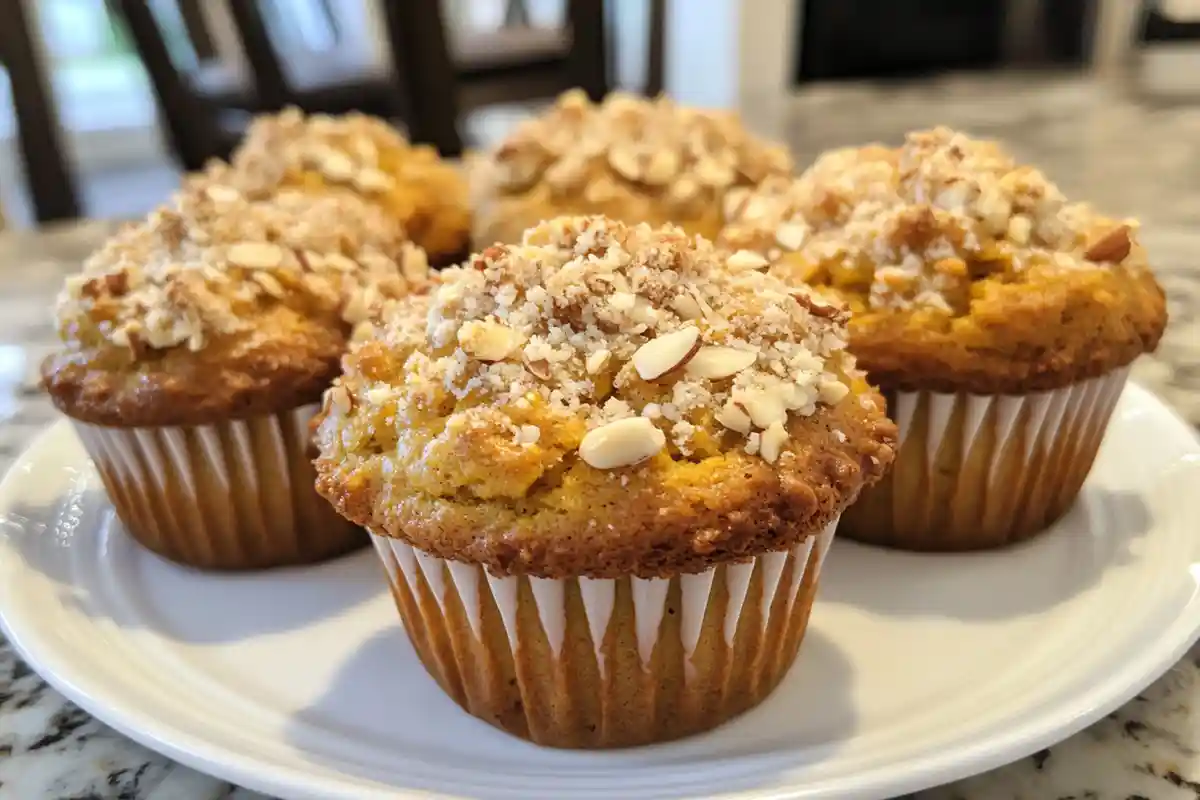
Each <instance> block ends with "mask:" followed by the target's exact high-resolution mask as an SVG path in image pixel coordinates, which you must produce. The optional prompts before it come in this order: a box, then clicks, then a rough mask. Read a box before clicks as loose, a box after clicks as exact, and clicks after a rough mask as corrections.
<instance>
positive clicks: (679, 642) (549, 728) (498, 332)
mask: <svg viewBox="0 0 1200 800" xmlns="http://www.w3.org/2000/svg"><path fill="white" fill-rule="evenodd" d="M845 332H846V328H845V316H844V313H843V311H842V309H840V308H838V307H837V306H834V305H829V304H824V303H820V302H818V301H817V300H815V299H813V298H812V297H810V296H809V293H808V292H807V291H806V290H803V289H797V290H789V289H788V288H787V287H786V286H784V285H783V284H782V283H781V282H780V281H778V280H777V279H775V278H773V277H771V276H769V275H766V274H764V273H763V272H759V271H756V270H755V269H753V264H752V263H750V264H748V263H746V260H745V259H743V258H739V257H733V258H725V257H724V256H722V255H720V254H718V252H717V251H715V250H714V248H713V247H712V245H711V244H709V243H708V242H707V241H705V240H702V239H698V238H696V237H689V236H688V235H687V234H685V233H684V232H683V231H682V230H681V229H679V228H676V227H671V226H669V227H665V228H661V229H653V228H651V227H650V226H649V225H646V224H642V225H638V226H627V225H625V224H623V223H619V222H615V221H611V220H607V219H604V218H601V217H591V218H560V219H555V220H552V221H549V222H546V223H543V224H542V225H539V226H538V227H536V228H534V229H532V230H531V231H529V232H528V234H527V235H526V236H525V238H524V242H523V243H522V244H520V245H497V246H492V247H489V248H487V249H486V250H484V251H483V252H482V253H480V254H478V255H476V256H473V257H472V258H470V259H469V260H468V261H467V262H466V263H464V265H462V266H460V267H454V268H451V269H449V270H446V271H444V272H442V273H441V280H440V286H439V287H438V289H437V290H436V292H434V293H432V294H431V295H429V296H426V297H417V298H410V299H408V300H406V301H402V302H401V303H400V304H398V305H397V306H396V307H395V309H394V311H393V313H392V314H391V316H390V317H388V318H387V319H386V320H385V321H383V322H382V324H379V325H377V326H374V327H373V328H371V329H369V330H368V331H367V332H366V335H365V336H364V337H363V338H362V339H361V340H360V341H358V342H356V343H355V344H354V345H353V346H352V348H351V350H350V352H349V353H348V355H347V356H346V358H345V361H344V370H345V372H344V376H343V377H342V378H341V379H339V380H338V381H337V382H336V383H335V385H334V387H333V388H332V389H330V390H329V392H327V393H326V396H325V406H324V412H323V414H324V416H323V418H322V420H321V422H320V423H319V428H318V433H317V437H316V438H317V444H318V448H319V450H320V456H319V458H318V459H317V461H316V464H317V472H318V475H319V477H318V480H317V488H318V491H319V492H320V493H321V494H322V495H324V496H325V497H326V498H327V499H328V500H329V501H330V502H331V503H332V504H333V505H334V506H335V507H336V508H337V510H338V511H339V512H340V513H341V514H343V515H344V516H345V517H347V518H348V519H350V520H351V521H354V522H356V523H359V524H361V525H364V526H366V527H367V528H368V529H369V530H370V532H371V533H372V534H373V538H374V542H375V545H376V547H377V549H378V551H379V553H380V555H381V556H382V558H383V561H384V563H385V565H386V567H387V572H388V576H389V579H390V583H391V586H392V590H393V593H394V594H395V599H396V603H397V605H398V607H399V611H400V615H401V617H402V618H403V620H404V624H405V627H406V628H407V630H408V633H409V635H410V638H411V639H412V642H413V645H414V646H415V648H416V651H417V653H418V654H419V656H420V658H421V660H422V662H423V663H424V664H425V667H426V668H427V669H428V671H429V672H430V674H431V675H432V676H433V677H434V678H435V679H436V680H437V682H438V683H439V684H440V685H441V686H442V688H443V689H444V690H445V691H446V692H447V693H448V694H449V695H450V696H451V697H452V698H454V700H455V701H456V702H458V703H459V704H460V705H461V706H462V707H463V708H465V709H466V710H468V711H469V712H470V713H472V714H475V715H476V716H478V717H480V718H481V719H484V720H486V721H488V722H490V723H492V724H493V725H496V726H498V727H500V728H502V729H504V730H507V731H509V732H511V733H514V734H516V735H518V736H521V737H525V738H528V739H531V740H533V741H534V742H537V743H540V744H545V745H551V746H556V747H588V748H591V747H616V746H625V745H634V744H644V743H648V742H655V741H663V740H667V739H672V738H675V737H679V736H683V735H686V734H690V733H694V732H697V731H701V730H705V729H708V728H711V727H713V726H715V725H717V724H719V723H721V722H723V721H724V720H726V719H729V718H730V717H732V716H734V715H736V714H738V713H740V712H742V711H744V710H746V709H748V708H750V707H751V706H754V705H755V704H757V703H759V702H760V701H761V700H762V699H763V698H764V697H765V696H766V695H767V694H768V693H770V691H771V690H772V689H773V688H774V687H775V686H776V685H777V684H778V682H779V680H780V679H781V678H782V677H783V675H784V674H785V672H786V671H787V669H788V667H789V666H790V665H791V663H792V661H793V659H794V657H795V654H796V650H797V647H798V646H799V644H800V640H801V638H802V636H803V634H804V629H805V625H806V623H807V619H808V614H809V610H810V608H811V605H812V599H813V592H814V591H815V589H816V582H817V576H818V572H819V570H820V565H821V560H822V559H823V558H824V556H825V555H826V553H827V551H828V549H829V545H830V541H831V537H832V535H833V531H834V526H835V525H836V523H837V520H838V515H839V514H840V513H841V511H842V509H843V508H844V507H845V506H846V505H847V504H848V503H850V502H851V501H852V500H853V499H854V498H855V496H856V495H857V494H858V492H859V490H860V489H861V488H862V487H863V486H864V485H866V484H868V483H872V482H874V481H875V480H877V479H878V478H879V476H880V475H882V474H883V472H884V470H885V469H886V468H887V466H888V464H889V463H890V462H891V460H892V444H893V439H894V435H895V426H894V425H893V424H892V423H891V422H890V421H889V420H888V419H887V418H886V417H885V416H884V414H883V412H882V402H881V400H880V398H878V396H877V395H876V394H874V392H873V390H872V389H871V388H870V387H869V386H868V385H867V383H866V382H865V380H864V378H863V376H862V374H861V373H860V372H859V371H858V370H856V369H855V367H854V363H853V358H852V357H850V356H848V355H847V354H846V353H845V351H844V346H845Z"/></svg>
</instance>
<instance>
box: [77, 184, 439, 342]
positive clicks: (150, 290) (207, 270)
mask: <svg viewBox="0 0 1200 800" xmlns="http://www.w3.org/2000/svg"><path fill="white" fill-rule="evenodd" d="M427 282H428V275H427V263H426V260H425V254H424V253H423V252H422V251H421V250H420V249H419V248H417V247H415V246H414V245H412V244H411V243H410V242H408V241H407V240H406V238H405V235H404V232H403V229H402V228H401V227H400V226H399V225H398V224H397V223H395V222H394V221H393V220H392V219H391V218H390V217H389V216H388V215H387V214H386V212H384V211H383V210H382V209H379V208H377V207H375V206H372V205H370V204H368V203H366V202H365V201H363V200H361V199H359V198H358V197H356V196H355V195H353V194H349V193H337V194H327V195H311V194H305V193H301V192H296V191H283V192H280V193H278V194H276V195H275V196H274V197H273V198H272V199H270V200H269V201H255V200H249V199H247V198H245V197H244V196H243V195H242V194H241V193H240V192H238V191H237V190H235V189H233V188H231V187H228V186H223V185H219V184H211V185H209V186H207V187H205V188H203V189H201V190H198V191H185V192H183V193H181V194H179V195H177V196H176V198H175V199H174V202H173V203H172V204H170V205H168V206H165V207H163V208H160V209H158V210H156V211H155V212H153V213H152V214H151V215H150V216H149V218H148V219H146V220H145V221H143V222H140V223H137V224H134V225H131V226H128V227H126V228H125V229H124V230H122V231H121V232H119V233H118V234H117V235H115V236H114V237H113V238H112V239H110V240H109V241H108V242H107V243H106V244H105V245H104V246H103V247H102V248H101V249H100V250H99V251H97V252H96V253H95V254H93V255H92V256H91V257H90V258H89V259H88V260H87V261H86V262H85V263H84V267H83V270H82V272H81V273H80V274H78V275H75V276H73V277H71V278H69V279H68V281H67V283H66V286H65V288H64V289H63V291H62V293H61V294H60V296H59V299H58V306H57V318H58V322H59V326H60V329H61V330H62V332H63V335H64V337H65V338H68V339H77V340H81V341H84V343H85V344H100V343H105V342H106V343H108V344H111V345H116V346H117V347H120V348H128V349H129V350H130V351H131V352H132V354H133V356H134V357H135V358H136V357H138V356H139V355H140V354H142V353H143V352H145V350H146V349H147V348H152V349H166V348H172V347H177V346H186V347H187V348H189V349H190V350H193V351H196V350H200V349H201V348H203V347H204V346H205V344H206V342H207V341H208V340H209V338H210V337H211V336H212V335H223V334H237V333H241V332H244V331H250V330H253V328H254V325H255V318H256V316H257V315H259V314H260V313H261V312H262V311H263V310H264V309H267V308H270V307H273V306H278V305H283V306H288V307H291V308H293V309H296V310H298V311H301V312H302V313H304V314H306V315H311V316H317V317H320V316H328V317H329V318H330V320H331V324H336V323H337V321H338V320H341V321H342V322H344V323H346V324H349V325H353V324H356V323H359V322H362V321H363V320H365V319H367V318H368V317H369V316H370V315H371V314H372V313H375V312H377V311H379V310H380V308H381V307H382V306H383V305H384V304H385V302H386V301H388V300H389V299H392V298H398V297H401V296H403V295H405V294H408V293H409V292H411V291H414V290H417V289H420V288H421V287H423V286H425V285H426V283H427Z"/></svg>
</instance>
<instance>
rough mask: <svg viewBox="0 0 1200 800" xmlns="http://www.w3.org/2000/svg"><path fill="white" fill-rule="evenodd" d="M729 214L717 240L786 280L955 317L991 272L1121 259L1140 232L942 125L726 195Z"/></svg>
mask: <svg viewBox="0 0 1200 800" xmlns="http://www.w3.org/2000/svg"><path fill="white" fill-rule="evenodd" d="M724 210H725V215H726V219H727V223H728V224H727V226H726V228H725V230H724V231H723V233H722V237H721V242H722V243H723V244H726V245H728V246H731V247H744V248H748V249H752V250H754V251H756V252H758V253H761V254H764V255H766V256H767V257H769V258H771V259H772V260H773V261H776V262H778V265H779V266H778V271H779V273H780V274H781V276H782V277H785V278H787V279H790V280H799V281H803V282H806V283H812V284H815V285H821V286H830V287H833V288H834V289H836V290H839V292H841V293H842V294H844V295H846V296H847V297H848V298H850V299H851V304H852V307H854V308H855V310H865V309H884V310H886V309H908V308H914V307H919V308H925V309H933V310H940V311H944V312H947V313H950V314H952V315H960V314H965V313H967V309H968V307H969V304H970V300H971V298H972V288H971V287H972V284H973V282H976V281H978V280H981V279H984V278H988V277H991V276H998V277H1003V276H1006V275H1019V274H1020V273H1022V272H1023V271H1025V270H1026V269H1028V268H1030V267H1031V266H1034V265H1038V266H1047V267H1050V268H1052V269H1094V268H1106V267H1109V266H1111V265H1112V264H1114V263H1119V262H1120V261H1121V260H1122V259H1124V258H1125V257H1126V256H1128V255H1129V252H1130V248H1131V241H1130V237H1131V234H1132V232H1133V231H1134V230H1135V229H1136V223H1134V222H1132V221H1126V222H1124V223H1117V222H1113V221H1110V220H1107V219H1105V218H1103V217H1100V216H1099V215H1097V214H1095V213H1094V212H1093V211H1092V210H1091V209H1090V208H1089V207H1088V206H1086V205H1084V204H1080V203H1068V202H1067V200H1066V198H1065V197H1064V196H1063V194H1062V192H1061V191H1059V189H1058V187H1057V186H1056V185H1055V184H1054V183H1052V182H1051V181H1049V180H1048V179H1047V178H1046V177H1045V176H1044V175H1043V174H1042V173H1041V172H1039V171H1038V170H1036V169H1034V168H1033V167H1029V166H1021V165H1018V164H1017V163H1016V162H1015V161H1014V160H1013V158H1012V157H1011V156H1010V155H1009V154H1008V153H1006V152H1005V151H1004V150H1003V149H1001V147H1000V146H999V145H998V144H997V143H995V142H991V141H983V140H977V139H972V138H970V137H968V136H967V135H965V134H963V133H959V132H956V131H952V130H949V129H947V128H936V129H933V130H928V131H920V132H915V133H911V134H909V135H908V136H907V137H906V140H905V143H904V145H903V146H901V147H899V148H896V149H891V148H886V147H883V146H880V145H870V146H866V147H861V148H847V149H841V150H834V151H831V152H828V153H826V154H824V155H823V156H821V157H820V158H819V159H818V160H817V161H816V163H815V164H813V166H812V167H811V168H809V169H808V170H807V171H806V172H805V173H804V174H803V175H801V176H800V177H799V178H797V179H795V180H787V179H772V180H769V181H767V182H766V183H764V184H763V185H762V186H761V187H759V189H758V190H757V191H751V190H748V189H744V190H736V191H734V192H731V193H730V194H729V195H728V196H727V197H726V203H725V209H724Z"/></svg>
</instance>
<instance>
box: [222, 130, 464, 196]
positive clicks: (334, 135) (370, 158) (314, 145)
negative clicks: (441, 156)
mask: <svg viewBox="0 0 1200 800" xmlns="http://www.w3.org/2000/svg"><path fill="white" fill-rule="evenodd" d="M431 167H436V168H439V169H444V168H445V167H444V165H442V164H441V163H440V162H439V161H438V157H437V153H436V152H435V151H434V150H433V148H431V147H428V146H424V145H412V144H410V143H409V142H408V140H407V139H405V138H404V137H403V136H402V135H401V134H400V132H399V131H397V130H396V129H395V128H393V127H392V126H391V125H389V124H388V123H387V122H385V121H384V120H381V119H377V118H375V117H370V116H367V115H365V114H359V113H350V114H345V115H340V116H336V117H335V116H330V115H328V114H311V115H305V114H304V113H303V112H302V111H300V110H299V109H297V108H288V109H285V110H284V111H281V112H280V113H278V114H267V115H262V116H259V117H256V118H255V119H254V121H253V122H252V123H251V125H250V128H249V130H248V131H247V132H246V136H245V138H244V139H243V141H242V144H241V145H240V146H239V147H238V149H237V151H236V152H235V153H234V154H233V158H232V159H231V161H230V163H229V164H228V165H226V164H222V163H219V162H214V163H213V164H211V165H210V166H209V168H208V177H209V178H210V179H211V178H216V179H217V180H219V181H221V182H225V183H232V182H234V180H236V183H235V185H236V186H237V187H238V188H239V189H241V190H242V191H244V192H248V193H251V194H254V193H257V192H270V191H273V190H274V189H275V188H276V187H277V186H279V185H281V184H283V183H286V182H287V178H288V175H289V173H303V172H311V173H313V174H315V175H319V176H320V177H321V178H322V179H323V180H324V181H325V182H327V183H328V184H331V185H334V186H343V187H345V188H349V189H353V190H354V191H357V192H359V193H360V194H363V195H366V196H382V195H386V194H389V193H391V192H392V191H393V190H395V189H396V188H397V186H398V185H399V182H401V181H403V180H405V179H406V178H407V177H412V176H413V175H415V174H419V173H421V172H422V171H423V170H428V169H429V168H431ZM231 176H232V178H233V179H234V180H231ZM201 179H203V176H201Z"/></svg>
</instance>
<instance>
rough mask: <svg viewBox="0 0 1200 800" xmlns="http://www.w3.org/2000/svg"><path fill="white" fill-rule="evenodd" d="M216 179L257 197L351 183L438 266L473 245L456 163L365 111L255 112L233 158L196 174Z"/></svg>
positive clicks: (197, 178)
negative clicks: (399, 224)
mask: <svg viewBox="0 0 1200 800" xmlns="http://www.w3.org/2000/svg"><path fill="white" fill-rule="evenodd" d="M212 180H216V182H218V183H223V184H229V185H233V186H236V187H237V188H238V189H240V190H241V191H242V192H243V193H245V194H247V195H250V196H253V197H258V198H262V197H267V196H269V195H271V194H273V193H274V192H275V191H276V190H278V189H279V188H281V187H282V188H301V189H305V190H309V191H314V192H323V191H327V190H330V189H332V188H334V187H336V188H339V189H348V190H351V191H354V192H356V193H358V194H359V195H360V196H362V197H363V198H365V199H367V200H370V201H371V202H372V203H377V204H379V205H380V206H382V207H383V208H384V209H386V210H387V211H388V212H389V213H390V214H391V215H392V216H394V217H395V218H396V219H398V220H400V221H401V222H402V223H403V224H404V227H405V229H406V230H407V231H408V236H409V238H410V239H412V241H413V242H415V243H416V244H417V246H419V247H421V248H422V249H423V250H425V252H426V253H427V254H428V257H429V260H430V263H432V264H433V265H435V266H442V265H445V264H449V263H452V262H454V261H457V260H459V259H461V258H462V257H464V256H465V255H466V254H467V251H468V249H469V248H468V237H469V236H470V211H469V209H468V207H467V187H466V182H465V180H464V178H463V176H462V174H461V170H460V168H459V166H457V165H455V164H451V163H448V162H446V161H442V160H441V159H440V158H439V157H438V154H437V151H435V150H434V149H433V148H431V147H429V146H428V145H414V144H411V143H409V142H408V141H407V140H406V139H405V138H404V136H402V135H401V134H400V133H399V132H398V131H397V130H396V129H395V128H393V127H391V126H390V125H388V124H387V123H386V122H384V121H383V120H381V119H376V118H374V117H368V116H365V115H363V114H347V115H345V116H339V117H331V116H327V115H324V114H313V115H311V116H307V117H306V116H305V115H304V114H303V113H302V112H301V111H299V110H298V109H295V108H289V109H287V110H285V111H283V112H281V113H279V114H273V115H266V116H261V117H258V118H257V119H255V120H254V122H253V123H252V124H251V126H250V129H249V130H248V131H247V133H246V137H245V139H244V140H243V142H242V144H241V145H240V146H239V147H238V149H237V150H236V151H235V152H234V154H233V157H232V159H231V163H230V164H223V163H220V162H214V163H213V164H211V165H210V166H209V168H208V169H207V170H206V171H205V173H201V174H199V175H196V176H193V177H192V178H191V181H192V182H193V184H195V183H196V182H200V183H203V182H208V181H212Z"/></svg>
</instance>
